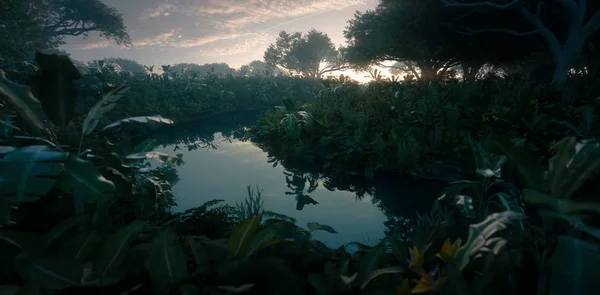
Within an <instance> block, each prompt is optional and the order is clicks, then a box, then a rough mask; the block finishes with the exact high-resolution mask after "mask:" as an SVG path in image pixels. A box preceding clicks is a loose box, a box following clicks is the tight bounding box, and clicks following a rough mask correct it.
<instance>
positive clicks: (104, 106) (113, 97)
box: [82, 84, 129, 136]
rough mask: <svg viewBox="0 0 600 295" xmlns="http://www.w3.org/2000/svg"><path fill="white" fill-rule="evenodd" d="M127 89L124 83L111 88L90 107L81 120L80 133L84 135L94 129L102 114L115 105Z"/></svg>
mask: <svg viewBox="0 0 600 295" xmlns="http://www.w3.org/2000/svg"><path fill="white" fill-rule="evenodd" d="M127 90H129V87H127V86H125V84H123V85H121V86H119V87H117V88H115V89H113V90H111V91H110V92H108V93H107V94H105V95H104V96H103V97H102V99H101V100H100V101H99V102H98V103H96V105H94V106H93V107H92V109H90V111H89V112H88V114H87V116H86V117H85V120H84V121H83V127H82V133H83V135H84V136H85V135H88V134H90V133H92V131H94V129H95V128H96V126H98V122H100V119H102V116H104V114H105V113H107V112H108V111H110V110H112V109H113V108H114V107H115V106H116V105H117V101H118V100H119V99H121V97H122V96H123V95H124V94H125V92H127Z"/></svg>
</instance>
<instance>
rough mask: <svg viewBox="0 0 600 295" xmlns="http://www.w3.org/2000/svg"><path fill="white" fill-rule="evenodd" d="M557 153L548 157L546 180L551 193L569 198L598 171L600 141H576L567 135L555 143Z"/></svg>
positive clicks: (599, 165)
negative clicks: (548, 164) (548, 166)
mask: <svg viewBox="0 0 600 295" xmlns="http://www.w3.org/2000/svg"><path fill="white" fill-rule="evenodd" d="M557 148H558V153H557V154H556V155H554V157H552V159H550V169H549V170H548V177H547V179H548V182H549V184H550V192H551V193H552V195H554V196H557V197H562V198H569V197H570V196H571V195H573V194H574V193H575V192H576V191H577V190H578V189H579V188H580V187H581V186H582V185H583V183H584V182H585V181H586V180H588V179H590V178H592V177H593V176H595V175H597V174H598V172H600V142H598V141H597V140H584V141H582V142H576V141H575V138H574V137H567V138H564V139H563V140H561V141H560V142H559V143H558V144H557Z"/></svg>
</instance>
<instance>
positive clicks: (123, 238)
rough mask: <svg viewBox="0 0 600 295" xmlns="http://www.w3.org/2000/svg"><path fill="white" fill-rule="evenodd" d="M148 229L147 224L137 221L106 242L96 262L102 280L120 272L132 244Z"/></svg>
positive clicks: (95, 265)
mask: <svg viewBox="0 0 600 295" xmlns="http://www.w3.org/2000/svg"><path fill="white" fill-rule="evenodd" d="M146 227H147V224H146V223H145V222H141V221H135V222H133V223H131V224H129V225H127V226H126V227H124V228H121V229H120V230H119V231H117V232H116V233H114V234H113V235H112V236H111V237H109V238H108V239H107V240H106V241H105V242H104V244H103V245H102V248H101V251H100V254H99V255H98V256H97V258H96V260H95V261H94V269H95V270H96V271H97V274H98V275H99V276H100V277H101V278H104V277H106V276H107V275H110V274H111V273H112V272H114V271H116V270H119V267H120V266H121V263H122V262H123V259H124V257H125V255H127V252H128V251H129V249H130V244H131V242H132V241H133V240H135V238H136V235H137V234H138V233H139V232H140V231H142V230H144V229H145V228H146Z"/></svg>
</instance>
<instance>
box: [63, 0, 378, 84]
mask: <svg viewBox="0 0 600 295" xmlns="http://www.w3.org/2000/svg"><path fill="white" fill-rule="evenodd" d="M101 1H102V2H104V3H105V4H106V5H108V6H109V7H112V8H115V9H116V10H118V11H119V12H120V13H121V14H122V15H123V19H124V21H125V25H126V26H127V31H128V33H129V34H130V36H131V41H132V42H131V43H132V45H131V46H130V47H124V46H119V45H117V44H115V43H113V42H112V41H110V40H106V39H104V38H103V37H101V36H100V35H99V34H98V33H96V32H94V33H91V34H90V35H89V37H87V38H82V37H75V36H69V37H68V38H66V39H65V41H66V42H67V44H66V45H63V46H62V47H61V49H62V50H64V51H66V52H67V53H69V54H70V55H71V57H72V58H73V59H76V60H79V61H84V62H88V61H92V60H99V59H104V58H126V59H130V60H134V61H136V62H139V63H141V64H143V65H147V66H150V65H154V66H155V67H156V68H160V66H161V65H174V64H178V63H195V64H207V63H227V64H228V65H229V66H230V67H232V68H235V69H239V68H240V67H241V66H242V65H245V64H248V63H250V62H251V61H253V60H261V61H263V60H264V59H263V54H264V52H265V50H266V49H267V47H268V46H269V45H270V44H272V43H274V42H275V40H276V39H277V36H278V34H279V32H280V31H286V32H301V33H302V34H306V33H307V32H308V31H309V30H310V29H316V30H318V31H321V32H324V33H326V34H327V35H328V36H329V37H330V38H331V41H332V42H333V44H335V45H336V46H340V45H345V44H346V40H345V38H344V36H343V30H344V28H345V26H346V25H347V22H348V20H350V19H352V18H353V16H354V13H355V12H356V11H365V10H368V9H372V8H375V7H376V6H377V4H378V2H379V1H378V0H322V1H315V0H244V2H243V3H241V1H236V0H218V1H215V0H146V1H142V0H132V1H121V0H101ZM142 2H143V4H141V3H142ZM234 3H235V4H234ZM380 70H382V71H383V73H382V75H385V76H389V71H388V70H387V69H385V68H380ZM341 73H343V74H345V75H348V76H350V77H352V78H353V79H355V80H357V81H359V82H366V81H370V80H372V79H371V78H365V77H364V76H365V75H368V73H363V72H358V73H357V72H355V71H353V70H345V71H338V72H332V73H329V74H333V75H339V74H341Z"/></svg>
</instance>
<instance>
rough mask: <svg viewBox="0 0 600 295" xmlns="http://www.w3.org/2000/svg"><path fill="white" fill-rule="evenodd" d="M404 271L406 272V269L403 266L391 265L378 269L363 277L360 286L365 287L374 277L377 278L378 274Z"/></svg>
mask: <svg viewBox="0 0 600 295" xmlns="http://www.w3.org/2000/svg"><path fill="white" fill-rule="evenodd" d="M402 272H404V269H403V268H402V267H401V266H390V267H386V268H380V269H376V270H374V271H372V272H370V273H368V274H367V275H366V276H365V277H364V278H363V281H362V283H361V284H360V288H361V289H364V288H365V287H366V286H367V285H368V284H369V282H371V281H372V280H373V279H375V278H376V277H378V276H381V275H385V274H397V273H402Z"/></svg>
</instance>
